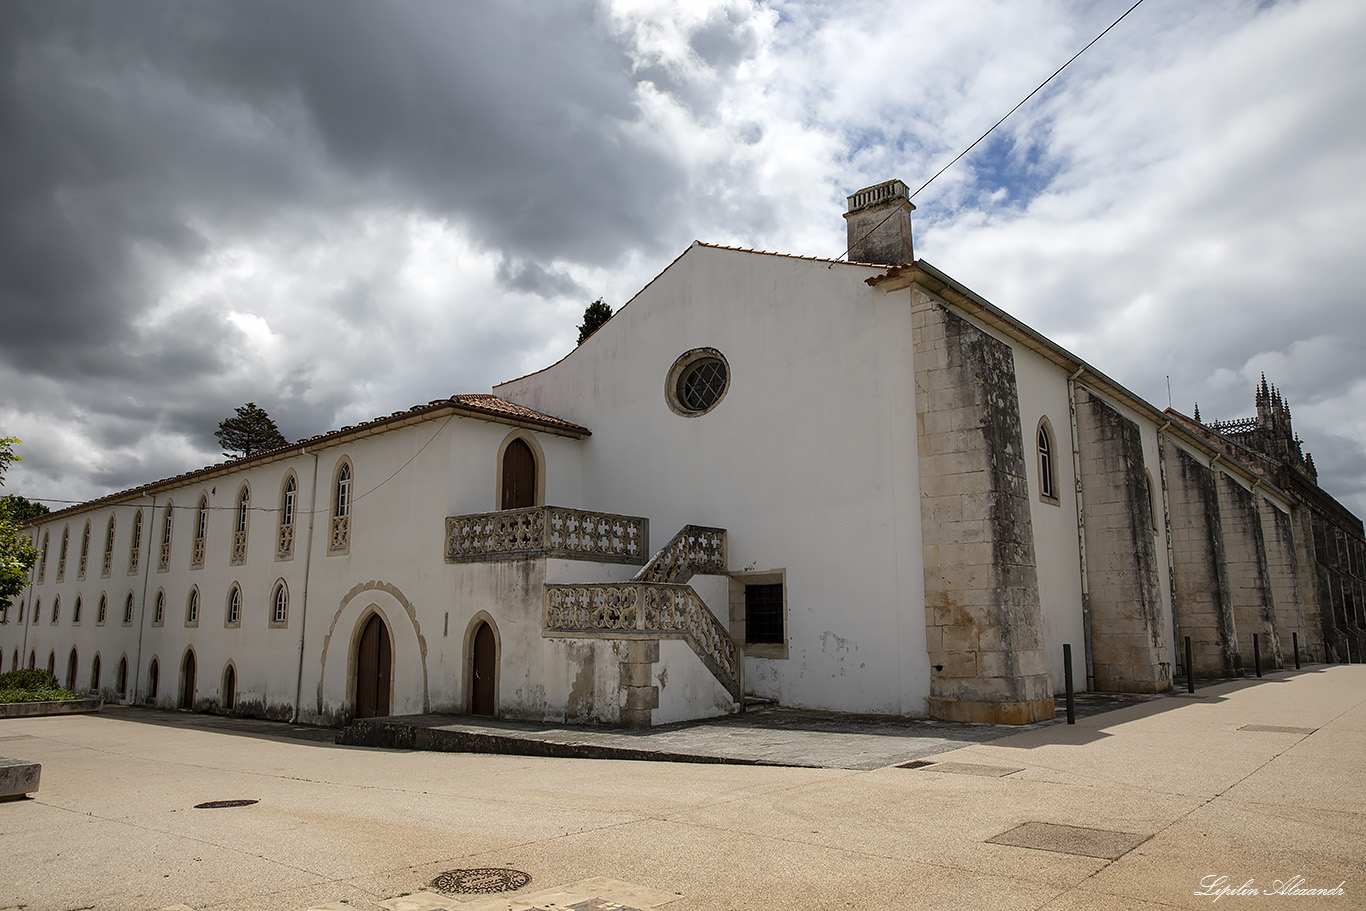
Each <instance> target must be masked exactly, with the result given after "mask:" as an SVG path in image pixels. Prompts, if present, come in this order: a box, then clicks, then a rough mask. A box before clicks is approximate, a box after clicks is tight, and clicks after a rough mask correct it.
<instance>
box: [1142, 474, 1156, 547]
mask: <svg viewBox="0 0 1366 911" xmlns="http://www.w3.org/2000/svg"><path fill="white" fill-rule="evenodd" d="M1143 480H1144V481H1146V482H1147V485H1148V515H1150V516H1152V523H1153V534H1157V496H1156V494H1155V493H1154V491H1153V473H1152V472H1151V471H1147V470H1145V471H1144V472H1143Z"/></svg>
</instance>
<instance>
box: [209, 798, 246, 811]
mask: <svg viewBox="0 0 1366 911" xmlns="http://www.w3.org/2000/svg"><path fill="white" fill-rule="evenodd" d="M254 803H256V801H254V800H207V801H205V802H204V803H197V804H195V805H194V808H195V809H196V810H221V809H223V808H224V807H249V806H251V805H252V804H254Z"/></svg>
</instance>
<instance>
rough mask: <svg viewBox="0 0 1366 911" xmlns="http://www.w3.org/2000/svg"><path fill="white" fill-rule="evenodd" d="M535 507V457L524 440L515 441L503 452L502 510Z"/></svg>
mask: <svg viewBox="0 0 1366 911" xmlns="http://www.w3.org/2000/svg"><path fill="white" fill-rule="evenodd" d="M535 505H536V456H535V454H534V453H533V452H532V451H531V447H530V446H528V445H527V444H526V440H523V439H520V438H519V439H516V440H513V441H512V442H511V443H509V444H508V448H507V449H505V450H503V506H502V508H503V509H521V508H523V507H525V506H535Z"/></svg>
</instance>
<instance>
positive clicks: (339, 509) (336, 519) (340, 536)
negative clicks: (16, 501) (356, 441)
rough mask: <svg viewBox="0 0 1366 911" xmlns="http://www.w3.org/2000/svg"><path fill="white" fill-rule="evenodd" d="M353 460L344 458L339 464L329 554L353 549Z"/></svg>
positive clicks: (334, 493)
mask: <svg viewBox="0 0 1366 911" xmlns="http://www.w3.org/2000/svg"><path fill="white" fill-rule="evenodd" d="M352 484H353V480H352V477H351V461H350V460H349V459H346V458H343V459H342V460H341V462H339V463H338V465H337V474H336V481H335V482H334V483H333V484H332V529H331V532H332V533H331V535H330V536H329V538H328V542H327V552H328V553H329V554H345V553H350V551H351V489H352Z"/></svg>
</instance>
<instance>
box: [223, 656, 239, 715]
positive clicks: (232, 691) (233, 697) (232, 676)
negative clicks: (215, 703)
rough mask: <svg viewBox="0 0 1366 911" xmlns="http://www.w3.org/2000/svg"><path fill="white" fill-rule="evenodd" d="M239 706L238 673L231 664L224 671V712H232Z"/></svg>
mask: <svg viewBox="0 0 1366 911" xmlns="http://www.w3.org/2000/svg"><path fill="white" fill-rule="evenodd" d="M236 704H237V671H235V670H234V669H233V666H232V665H231V664H229V665H228V667H227V670H225V671H223V711H225V712H231V711H232V710H233V707H234V706H235V705H236Z"/></svg>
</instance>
